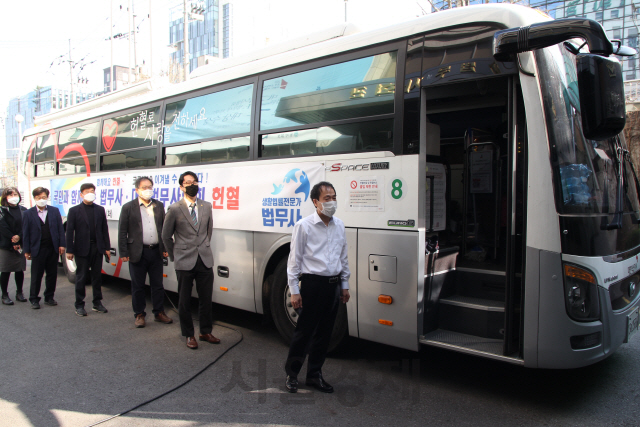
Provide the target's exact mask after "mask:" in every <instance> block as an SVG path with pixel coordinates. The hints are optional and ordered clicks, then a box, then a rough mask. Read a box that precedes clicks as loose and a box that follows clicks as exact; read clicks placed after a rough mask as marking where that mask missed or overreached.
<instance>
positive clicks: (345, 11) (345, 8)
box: [344, 0, 348, 22]
mask: <svg viewBox="0 0 640 427" xmlns="http://www.w3.org/2000/svg"><path fill="white" fill-rule="evenodd" d="M347 1H348V0H344V22H347Z"/></svg>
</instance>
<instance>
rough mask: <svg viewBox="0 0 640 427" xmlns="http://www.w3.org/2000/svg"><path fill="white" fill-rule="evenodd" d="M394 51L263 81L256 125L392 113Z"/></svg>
mask: <svg viewBox="0 0 640 427" xmlns="http://www.w3.org/2000/svg"><path fill="white" fill-rule="evenodd" d="M395 76H396V52H389V53H383V54H381V55H375V56H369V57H366V58H361V59H356V60H354V61H348V62H343V63H340V64H334V65H329V66H327V67H322V68H316V69H314V70H309V71H303V72H301V73H296V74H289V75H287V76H282V77H278V78H275V79H271V80H267V81H265V82H264V85H263V88H262V104H261V113H260V129H261V130H267V129H278V128H283V127H288V126H297V125H301V124H309V123H320V122H327V121H331V120H340V119H348V118H353V117H363V116H373V115H378V114H387V113H393V98H394V96H393V95H394V93H395V83H396V78H395Z"/></svg>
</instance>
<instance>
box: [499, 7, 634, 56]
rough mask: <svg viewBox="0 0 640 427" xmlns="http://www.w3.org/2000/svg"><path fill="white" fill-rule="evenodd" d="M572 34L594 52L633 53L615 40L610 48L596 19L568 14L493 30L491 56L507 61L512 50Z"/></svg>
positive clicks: (553, 41)
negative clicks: (520, 25) (557, 17)
mask: <svg viewBox="0 0 640 427" xmlns="http://www.w3.org/2000/svg"><path fill="white" fill-rule="evenodd" d="M574 38H580V39H583V40H585V41H586V42H587V44H588V45H589V51H590V52H591V53H592V54H596V55H601V56H609V55H612V54H614V53H615V54H617V55H626V54H630V55H635V53H636V52H635V50H634V49H631V48H627V47H626V46H622V44H621V43H620V42H619V41H617V42H618V48H617V49H615V50H614V48H613V44H612V43H611V41H609V39H608V38H607V35H606V33H605V32H604V29H603V28H602V25H600V24H599V23H598V22H597V21H594V20H592V19H575V18H568V19H556V20H554V21H546V22H540V23H537V24H533V25H530V26H527V27H519V28H509V29H507V30H501V31H497V32H496V33H495V34H494V36H493V57H494V58H495V60H496V61H511V60H512V55H514V54H517V53H522V52H528V51H530V50H535V49H542V48H545V47H549V46H553V45H556V44H558V43H562V42H564V41H567V40H571V39H574ZM623 48H624V49H623ZM631 51H633V53H631Z"/></svg>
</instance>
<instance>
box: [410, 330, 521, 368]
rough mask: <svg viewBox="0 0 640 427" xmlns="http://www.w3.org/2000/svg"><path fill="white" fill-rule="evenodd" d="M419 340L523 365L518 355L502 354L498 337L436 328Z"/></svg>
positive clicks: (432, 344) (436, 345)
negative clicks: (479, 335)
mask: <svg viewBox="0 0 640 427" xmlns="http://www.w3.org/2000/svg"><path fill="white" fill-rule="evenodd" d="M419 341H420V343H421V344H424V345H430V346H433V347H440V348H445V349H448V350H453V351H458V352H461V353H467V354H471V355H474V356H482V357H487V358H489V359H495V360H501V361H503V362H509V363H514V364H516V365H524V360H522V359H520V358H518V357H515V356H504V355H503V354H502V349H503V343H502V340H498V339H492V338H482V337H477V336H473V335H467V334H461V333H459V332H453V331H447V330H444V329H436V330H435V331H433V332H429V333H428V334H426V335H423V336H421V337H420V340H419Z"/></svg>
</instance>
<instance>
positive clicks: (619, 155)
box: [602, 137, 628, 230]
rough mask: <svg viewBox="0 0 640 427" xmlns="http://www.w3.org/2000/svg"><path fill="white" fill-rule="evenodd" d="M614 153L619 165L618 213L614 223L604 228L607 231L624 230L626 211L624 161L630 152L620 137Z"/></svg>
mask: <svg viewBox="0 0 640 427" xmlns="http://www.w3.org/2000/svg"><path fill="white" fill-rule="evenodd" d="M614 153H615V157H616V162H617V163H618V165H617V166H618V173H617V175H618V176H617V180H616V181H617V184H618V185H617V188H616V190H617V191H616V213H615V214H614V215H613V221H611V222H610V223H608V224H606V225H605V226H604V227H602V228H604V229H606V230H619V229H621V228H622V211H623V210H624V201H623V197H624V193H623V187H624V161H625V157H626V156H628V151H627V150H625V149H624V148H622V143H621V142H620V138H619V137H616V145H615V150H614Z"/></svg>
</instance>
